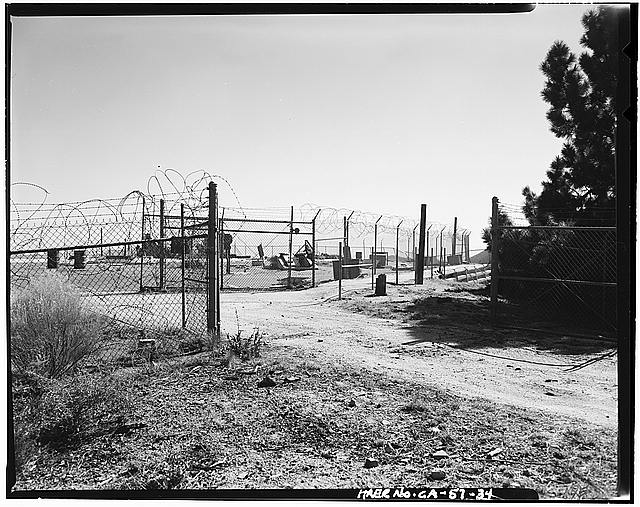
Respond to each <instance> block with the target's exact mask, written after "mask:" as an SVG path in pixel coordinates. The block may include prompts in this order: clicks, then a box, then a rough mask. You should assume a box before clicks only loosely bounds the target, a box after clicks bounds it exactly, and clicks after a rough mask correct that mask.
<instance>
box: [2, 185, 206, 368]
mask: <svg viewBox="0 0 640 507" xmlns="http://www.w3.org/2000/svg"><path fill="white" fill-rule="evenodd" d="M207 204H208V203H207V202H206V201H205V202H204V203H203V205H200V204H198V206H195V207H194V206H189V207H186V210H188V211H187V212H185V203H179V202H176V201H170V200H165V199H156V198H154V197H150V196H144V195H141V194H138V193H135V194H130V195H129V196H128V197H126V198H124V199H120V200H95V201H85V202H83V203H65V204H55V205H44V204H39V205H35V204H29V203H27V204H21V205H19V206H17V205H14V206H13V210H12V211H13V213H12V216H11V222H10V223H11V236H10V238H11V240H10V244H11V251H10V256H9V257H10V258H9V271H10V280H9V287H10V293H11V295H12V299H15V298H16V297H25V296H24V295H25V294H26V293H28V291H29V290H30V289H29V287H30V284H31V283H32V282H33V281H34V280H38V281H42V280H45V279H46V277H47V276H52V275H53V274H55V275H56V278H57V279H58V280H62V281H63V282H64V284H65V286H66V287H68V290H69V291H70V292H73V293H75V292H77V293H79V295H80V296H81V298H82V305H83V306H84V307H85V308H86V309H87V310H88V311H90V312H93V313H95V314H96V315H98V316H100V322H101V326H100V331H99V333H100V336H101V340H100V341H99V342H98V343H97V347H96V352H95V353H94V354H93V355H92V356H91V357H89V358H88V359H87V361H86V363H87V364H88V365H90V364H103V363H123V364H130V363H132V362H135V361H136V358H138V359H140V360H141V357H142V356H146V357H147V359H148V357H149V356H150V354H151V352H152V354H151V355H153V356H154V357H161V356H167V357H170V356H175V355H179V354H183V353H188V352H192V351H196V350H202V349H203V348H204V347H205V346H206V342H207V333H206V330H207V319H206V309H207V283H208V280H207V276H206V273H207V267H208V261H207V252H206V241H207V240H206V238H207V230H206V226H207V223H208V219H207V216H206V211H204V213H205V215H204V216H202V215H200V214H199V213H202V212H203V210H204V209H206V206H207ZM165 210H166V211H165ZM176 210H180V211H181V213H180V212H179V213H178V214H172V213H175V211H176ZM203 224H204V229H203ZM44 283H46V282H44ZM142 349H145V350H142ZM151 349H153V350H152V351H151Z"/></svg>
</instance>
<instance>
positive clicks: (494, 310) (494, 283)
mask: <svg viewBox="0 0 640 507" xmlns="http://www.w3.org/2000/svg"><path fill="white" fill-rule="evenodd" d="M498 248H499V239H498V198H497V197H495V196H494V197H493V198H492V199H491V322H492V324H493V325H495V324H496V323H497V322H496V321H497V315H498V266H499V264H498Z"/></svg>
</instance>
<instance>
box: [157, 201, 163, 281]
mask: <svg viewBox="0 0 640 507" xmlns="http://www.w3.org/2000/svg"><path fill="white" fill-rule="evenodd" d="M163 238H164V199H160V241H158V243H159V245H160V254H159V255H160V262H159V268H160V290H164V241H162V239H163Z"/></svg>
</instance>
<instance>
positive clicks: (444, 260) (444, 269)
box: [442, 248, 447, 280]
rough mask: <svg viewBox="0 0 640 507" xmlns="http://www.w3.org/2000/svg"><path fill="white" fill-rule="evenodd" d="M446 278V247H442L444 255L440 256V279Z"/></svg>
mask: <svg viewBox="0 0 640 507" xmlns="http://www.w3.org/2000/svg"><path fill="white" fill-rule="evenodd" d="M445 278H447V249H446V248H445V249H444V257H443V258H442V279H443V280H444V279H445Z"/></svg>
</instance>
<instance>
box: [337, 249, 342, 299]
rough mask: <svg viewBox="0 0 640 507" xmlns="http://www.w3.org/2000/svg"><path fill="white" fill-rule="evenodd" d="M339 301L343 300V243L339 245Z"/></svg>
mask: <svg viewBox="0 0 640 507" xmlns="http://www.w3.org/2000/svg"><path fill="white" fill-rule="evenodd" d="M338 248H339V250H340V252H339V253H338V299H342V242H340V243H338Z"/></svg>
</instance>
